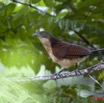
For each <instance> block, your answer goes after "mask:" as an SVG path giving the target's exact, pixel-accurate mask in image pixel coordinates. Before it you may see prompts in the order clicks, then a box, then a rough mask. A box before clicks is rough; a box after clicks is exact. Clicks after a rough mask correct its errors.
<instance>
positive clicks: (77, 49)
mask: <svg viewBox="0 0 104 103" xmlns="http://www.w3.org/2000/svg"><path fill="white" fill-rule="evenodd" d="M52 50H53V54H54V55H55V57H57V58H59V59H63V58H66V59H68V58H69V59H72V58H79V57H84V56H87V55H89V54H90V53H91V51H90V50H89V49H87V48H85V47H82V46H79V45H75V44H69V43H66V42H59V43H57V44H56V45H55V46H54V47H53V49H52Z"/></svg>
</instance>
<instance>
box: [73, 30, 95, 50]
mask: <svg viewBox="0 0 104 103" xmlns="http://www.w3.org/2000/svg"><path fill="white" fill-rule="evenodd" d="M73 31H74V32H75V33H76V34H77V35H78V36H79V37H80V38H81V39H82V40H83V41H84V42H85V43H86V44H88V45H89V46H90V47H92V48H93V49H95V50H96V49H97V48H96V47H95V46H94V45H93V44H91V42H90V41H89V40H87V38H85V37H84V36H83V35H81V34H80V33H79V32H77V31H75V30H73Z"/></svg>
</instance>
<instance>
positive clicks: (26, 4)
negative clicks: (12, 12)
mask: <svg viewBox="0 0 104 103" xmlns="http://www.w3.org/2000/svg"><path fill="white" fill-rule="evenodd" d="M11 1H12V2H15V3H19V4H22V5H25V6H29V7H31V8H33V9H35V10H36V11H40V12H42V13H45V14H47V15H49V16H52V17H55V16H54V15H51V14H49V13H47V12H44V11H42V10H40V9H38V8H37V7H36V6H34V5H32V4H31V3H30V4H28V3H24V2H20V1H18V0H11Z"/></svg>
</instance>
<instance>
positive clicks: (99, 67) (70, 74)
mask: <svg viewBox="0 0 104 103" xmlns="http://www.w3.org/2000/svg"><path fill="white" fill-rule="evenodd" d="M102 69H104V62H103V63H99V64H97V65H94V66H92V67H88V68H86V69H84V70H78V71H72V72H65V73H62V74H60V76H59V75H54V74H53V75H48V76H36V77H31V78H18V79H17V78H16V79H13V80H14V81H16V82H31V81H43V80H56V79H62V78H68V77H74V76H80V75H85V74H89V73H92V72H94V71H99V70H102Z"/></svg>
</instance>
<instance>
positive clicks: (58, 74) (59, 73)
mask: <svg viewBox="0 0 104 103" xmlns="http://www.w3.org/2000/svg"><path fill="white" fill-rule="evenodd" d="M63 71H64V69H62V70H60V71H59V72H57V73H54V74H53V76H55V75H56V76H59V77H60V78H62V75H61V72H63ZM62 80H63V78H62ZM63 81H64V80H63Z"/></svg>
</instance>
